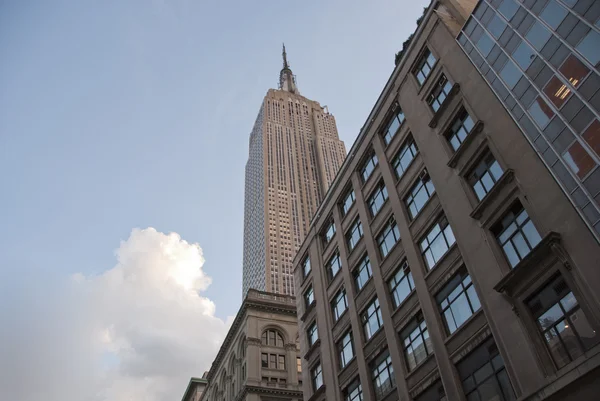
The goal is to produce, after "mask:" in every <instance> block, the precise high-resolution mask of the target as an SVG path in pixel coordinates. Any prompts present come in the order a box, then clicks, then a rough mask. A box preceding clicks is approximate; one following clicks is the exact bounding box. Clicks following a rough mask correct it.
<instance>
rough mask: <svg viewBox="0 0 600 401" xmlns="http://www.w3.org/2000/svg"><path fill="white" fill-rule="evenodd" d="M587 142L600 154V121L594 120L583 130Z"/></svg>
mask: <svg viewBox="0 0 600 401" xmlns="http://www.w3.org/2000/svg"><path fill="white" fill-rule="evenodd" d="M582 136H583V139H585V142H586V143H587V144H588V145H589V146H590V148H592V149H593V150H594V152H596V154H597V155H598V156H600V121H598V120H594V121H593V122H592V123H591V124H590V126H589V127H587V129H586V130H585V131H584V132H583V135H582Z"/></svg>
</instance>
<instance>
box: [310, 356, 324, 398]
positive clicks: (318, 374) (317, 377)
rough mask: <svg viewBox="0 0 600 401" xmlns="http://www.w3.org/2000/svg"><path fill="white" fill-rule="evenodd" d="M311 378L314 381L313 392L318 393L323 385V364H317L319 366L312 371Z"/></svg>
mask: <svg viewBox="0 0 600 401" xmlns="http://www.w3.org/2000/svg"><path fill="white" fill-rule="evenodd" d="M310 377H311V380H312V386H313V391H317V390H318V389H320V388H321V386H322V385H323V369H322V368H321V362H319V363H317V366H315V367H314V368H312V369H311V371H310Z"/></svg>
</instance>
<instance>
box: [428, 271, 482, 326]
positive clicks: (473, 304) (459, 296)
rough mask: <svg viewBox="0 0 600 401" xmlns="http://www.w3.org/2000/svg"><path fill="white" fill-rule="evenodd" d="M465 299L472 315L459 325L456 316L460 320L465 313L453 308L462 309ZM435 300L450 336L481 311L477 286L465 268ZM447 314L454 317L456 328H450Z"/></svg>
mask: <svg viewBox="0 0 600 401" xmlns="http://www.w3.org/2000/svg"><path fill="white" fill-rule="evenodd" d="M467 280H468V282H467ZM459 288H460V291H458V292H457V289H459ZM463 298H464V299H466V301H467V305H468V306H469V312H470V314H469V316H466V317H465V318H464V320H463V321H462V322H461V323H460V324H457V317H456V316H458V318H459V319H460V318H461V317H463V316H464V315H465V313H464V312H461V313H460V314H458V313H456V311H457V309H452V306H453V305H456V306H457V307H460V306H461V304H460V303H459V302H461V301H463ZM435 300H436V303H437V305H438V308H439V310H440V315H441V316H442V320H443V321H444V326H445V327H446V332H447V333H448V334H449V335H452V334H454V333H456V332H457V331H459V330H460V329H461V327H463V326H464V325H465V323H466V322H468V321H469V320H470V319H471V317H472V316H473V315H475V314H476V313H477V312H479V311H480V310H481V301H480V300H479V295H478V294H477V290H476V289H475V285H474V284H473V280H472V278H471V276H470V274H469V272H468V271H467V269H466V268H465V267H464V266H462V267H461V268H460V269H458V271H457V272H456V273H455V274H454V275H453V276H452V277H451V278H450V280H448V281H447V282H446V283H445V284H444V286H443V287H442V288H441V289H440V290H439V291H438V292H437V294H436V295H435ZM463 302H464V301H463ZM447 312H449V314H450V315H451V316H452V323H453V325H454V328H452V327H451V326H450V321H449V320H448V315H447V314H446V313H447ZM455 315H456V316H455Z"/></svg>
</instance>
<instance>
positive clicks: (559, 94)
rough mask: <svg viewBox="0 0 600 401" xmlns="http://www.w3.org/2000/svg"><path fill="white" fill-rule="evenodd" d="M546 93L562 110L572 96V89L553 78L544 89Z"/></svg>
mask: <svg viewBox="0 0 600 401" xmlns="http://www.w3.org/2000/svg"><path fill="white" fill-rule="evenodd" d="M544 93H545V94H546V95H547V96H548V99H550V100H551V101H552V103H554V105H555V106H556V107H558V108H560V107H561V106H562V105H563V104H564V103H565V102H566V101H567V99H568V96H569V95H570V94H571V89H570V88H569V87H568V86H567V85H566V84H565V83H563V81H561V80H560V79H558V78H557V77H552V79H551V80H550V81H549V82H548V84H547V85H546V87H545V88H544Z"/></svg>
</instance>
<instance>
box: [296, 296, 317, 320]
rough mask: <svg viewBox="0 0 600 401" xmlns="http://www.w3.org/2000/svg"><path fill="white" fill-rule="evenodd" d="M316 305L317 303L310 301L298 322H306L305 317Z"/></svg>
mask: <svg viewBox="0 0 600 401" xmlns="http://www.w3.org/2000/svg"><path fill="white" fill-rule="evenodd" d="M316 305H317V301H312V303H311V304H310V305H308V308H306V310H305V311H304V314H302V316H300V320H302V321H303V322H304V321H305V320H306V317H307V316H308V315H309V313H310V312H312V310H313V309H315V306H316Z"/></svg>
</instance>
